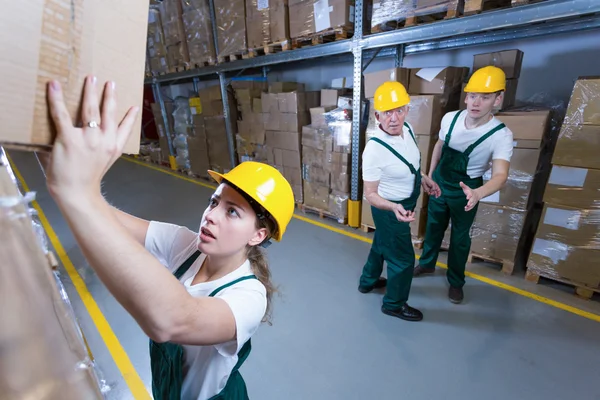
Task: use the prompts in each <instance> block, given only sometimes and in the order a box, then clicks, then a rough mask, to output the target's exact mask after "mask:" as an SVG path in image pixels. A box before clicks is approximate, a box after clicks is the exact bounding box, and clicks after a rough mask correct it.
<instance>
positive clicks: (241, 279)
mask: <svg viewBox="0 0 600 400" xmlns="http://www.w3.org/2000/svg"><path fill="white" fill-rule="evenodd" d="M248 279H258V278H257V277H256V275H247V276H242V277H241V278H237V279H236V280H234V281H231V282H229V283H226V284H224V285H223V286H219V287H218V288H216V289H215V290H213V291H212V293H211V294H209V295H208V297H214V296H215V295H216V294H217V293H219V292H220V291H221V290H223V289H227V288H228V287H229V286H233V285H235V284H236V283H238V282H241V281H245V280H248Z"/></svg>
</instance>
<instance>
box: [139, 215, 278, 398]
mask: <svg viewBox="0 0 600 400" xmlns="http://www.w3.org/2000/svg"><path fill="white" fill-rule="evenodd" d="M145 245H146V249H147V250H148V251H149V252H150V253H152V254H153V255H154V256H155V257H156V258H157V259H158V260H159V261H160V262H161V264H163V265H164V266H165V267H167V268H168V269H169V271H171V272H172V273H175V271H176V270H177V268H179V267H180V266H181V264H183V263H184V262H185V260H187V258H188V257H189V256H191V255H192V254H193V253H194V252H195V251H196V250H198V234H197V233H195V232H192V231H191V230H189V229H187V228H185V227H181V226H177V225H172V224H167V223H162V222H155V221H152V222H150V226H149V228H148V232H147V233H146V243H145ZM205 258H206V256H205V255H204V254H202V255H200V257H198V258H197V259H196V261H195V262H194V264H193V265H192V266H191V267H190V268H189V269H188V271H187V272H186V273H185V274H184V275H183V276H182V277H181V279H180V282H182V283H183V285H184V286H185V288H186V290H187V291H188V293H189V294H190V295H192V296H193V297H206V296H208V295H209V294H210V293H212V292H213V291H214V290H215V289H217V288H218V287H220V286H223V285H225V284H227V283H229V282H232V281H234V280H236V279H238V278H241V277H243V276H247V275H252V274H253V272H252V269H251V266H250V262H249V261H248V260H246V262H245V263H244V264H242V265H241V266H240V267H239V268H237V269H236V270H235V271H233V272H231V273H229V274H227V275H225V276H224V277H222V278H220V279H217V280H215V281H210V282H202V283H198V284H196V285H192V280H193V279H194V277H195V276H196V273H197V272H198V271H199V270H200V267H201V266H202V263H203V262H204V260H205ZM156 290H160V287H157V288H156ZM215 297H217V298H219V299H223V300H224V301H225V302H226V303H227V304H228V305H229V307H230V308H231V311H232V312H233V315H234V317H235V323H236V330H237V340H232V341H230V342H227V343H221V344H218V345H214V346H187V345H184V346H183V348H184V365H183V374H184V379H183V386H182V390H181V398H182V399H194V400H205V399H209V398H210V397H212V396H214V395H216V394H218V393H219V392H220V391H221V390H222V389H223V388H224V387H225V384H226V383H227V379H228V378H229V375H230V374H231V371H232V369H233V367H234V366H235V364H236V363H237V360H238V357H237V353H238V351H240V350H241V348H242V346H243V345H244V343H246V341H248V339H250V337H251V336H252V335H253V334H254V332H256V330H257V329H258V327H259V325H260V323H261V321H262V318H263V317H264V314H265V311H266V308H267V295H266V289H265V287H264V285H263V284H262V283H260V281H259V280H258V279H247V280H244V281H241V282H238V283H236V284H235V285H232V286H229V287H228V288H226V289H223V290H221V291H220V292H219V293H217V294H216V295H215Z"/></svg>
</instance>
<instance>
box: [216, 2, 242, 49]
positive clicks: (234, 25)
mask: <svg viewBox="0 0 600 400" xmlns="http://www.w3.org/2000/svg"><path fill="white" fill-rule="evenodd" d="M214 5H215V13H216V20H215V22H216V25H217V39H218V45H219V46H218V47H219V54H218V55H219V56H226V55H231V54H235V53H238V52H241V51H244V50H246V49H247V42H246V5H245V2H244V0H215V1H214Z"/></svg>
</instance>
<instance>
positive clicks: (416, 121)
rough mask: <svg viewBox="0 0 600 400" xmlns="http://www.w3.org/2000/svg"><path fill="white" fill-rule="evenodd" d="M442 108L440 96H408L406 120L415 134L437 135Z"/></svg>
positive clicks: (442, 114)
mask: <svg viewBox="0 0 600 400" xmlns="http://www.w3.org/2000/svg"><path fill="white" fill-rule="evenodd" d="M443 116H444V110H443V107H442V97H441V96H436V95H416V96H411V97H410V106H409V111H408V115H407V116H406V122H408V123H409V124H410V125H411V126H412V128H413V131H414V132H413V133H414V134H415V135H431V136H435V137H437V136H438V135H439V133H440V124H441V122H442V117H443Z"/></svg>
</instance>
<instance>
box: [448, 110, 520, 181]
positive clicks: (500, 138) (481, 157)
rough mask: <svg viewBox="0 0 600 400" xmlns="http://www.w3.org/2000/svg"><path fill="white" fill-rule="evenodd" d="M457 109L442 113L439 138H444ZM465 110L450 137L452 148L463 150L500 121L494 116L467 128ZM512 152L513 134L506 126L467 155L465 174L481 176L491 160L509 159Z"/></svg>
mask: <svg viewBox="0 0 600 400" xmlns="http://www.w3.org/2000/svg"><path fill="white" fill-rule="evenodd" d="M457 112H459V111H452V112H449V113H448V114H446V115H444V118H442V124H441V129H440V140H441V141H444V140H446V134H447V133H448V130H449V129H450V125H451V124H452V120H453V119H454V116H455V115H456V113H457ZM466 116H467V111H466V110H464V111H463V112H462V113H461V115H460V116H459V117H458V120H457V121H456V124H455V125H454V130H453V131H452V136H451V137H450V143H449V145H450V147H451V148H453V149H454V150H457V151H460V152H464V151H465V150H467V147H469V146H470V145H471V144H472V143H475V142H476V141H477V139H479V138H480V137H482V136H483V135H485V134H486V133H488V132H489V131H491V130H492V129H494V128H495V127H496V126H498V125H499V124H501V123H502V122H501V121H500V120H498V119H497V118H496V117H493V118H492V119H491V120H490V121H489V122H488V123H486V124H484V125H481V126H478V127H477V128H474V129H467V127H466V126H465V119H466ZM512 153H513V134H512V132H511V131H510V129H508V128H503V129H500V130H499V131H497V132H496V133H494V134H493V135H492V136H490V137H489V138H487V139H486V140H484V141H483V143H480V144H479V145H478V146H477V147H475V149H474V150H473V152H472V153H471V155H470V156H469V164H468V165H467V174H468V175H469V176H470V177H471V178H478V177H480V176H483V174H484V173H485V171H487V170H488V169H489V168H490V161H491V160H506V161H510V158H511V157H512Z"/></svg>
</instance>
